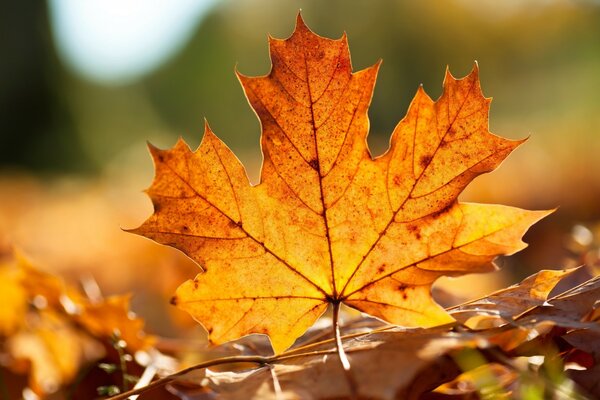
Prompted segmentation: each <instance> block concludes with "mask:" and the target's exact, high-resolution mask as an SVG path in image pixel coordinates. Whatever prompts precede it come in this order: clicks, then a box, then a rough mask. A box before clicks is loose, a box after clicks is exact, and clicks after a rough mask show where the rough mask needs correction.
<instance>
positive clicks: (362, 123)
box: [133, 16, 548, 352]
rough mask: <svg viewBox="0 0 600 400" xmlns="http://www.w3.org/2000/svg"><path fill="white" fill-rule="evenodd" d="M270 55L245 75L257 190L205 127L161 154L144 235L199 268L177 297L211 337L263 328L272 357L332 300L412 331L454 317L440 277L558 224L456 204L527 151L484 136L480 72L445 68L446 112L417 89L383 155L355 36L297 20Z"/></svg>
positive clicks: (478, 266)
mask: <svg viewBox="0 0 600 400" xmlns="http://www.w3.org/2000/svg"><path fill="white" fill-rule="evenodd" d="M270 48H271V61H272V63H273V67H272V69H271V72H270V73H269V74H268V75H266V76H262V77H247V76H244V75H241V74H238V77H239V79H240V81H241V83H242V86H243V87H244V90H245V92H246V96H247V97H248V100H249V102H250V104H251V106H252V107H253V108H254V110H255V111H256V113H257V115H258V117H259V119H260V121H261V124H262V130H263V132H262V139H261V144H262V151H263V156H264V161H263V166H262V175H261V182H260V184H259V185H257V186H254V187H253V186H251V185H250V184H249V182H248V179H247V176H246V172H245V170H244V167H243V166H242V165H241V164H240V162H239V161H238V159H237V158H236V157H235V156H234V154H233V153H232V152H231V151H230V150H229V148H227V146H225V144H224V143H223V142H222V141H221V140H219V139H218V138H217V137H216V136H215V135H214V134H213V133H212V131H211V130H210V128H209V127H208V126H206V128H205V134H204V138H203V140H202V143H201V144H200V147H199V148H198V149H197V150H196V151H194V152H192V151H191V150H190V149H189V148H188V146H187V145H186V144H185V143H184V142H183V141H182V140H180V141H179V142H177V144H176V145H175V147H173V148H172V149H170V150H159V149H157V148H154V147H150V151H151V153H152V156H153V158H154V162H155V165H156V175H155V179H154V182H153V183H152V186H151V187H150V188H149V189H148V195H149V196H150V198H151V199H152V202H153V204H154V209H155V211H154V214H153V215H152V216H151V217H150V218H149V219H148V220H147V221H146V222H145V223H144V224H143V225H142V226H140V227H139V228H137V229H135V230H133V232H135V233H138V234H140V235H144V236H146V237H149V238H151V239H153V240H155V241H157V242H159V243H163V244H167V245H170V246H173V247H176V248H178V249H180V250H181V251H183V252H184V253H185V254H187V255H188V256H189V257H191V258H192V259H193V260H195V261H196V262H197V263H199V264H200V265H201V266H202V267H203V268H204V272H203V273H201V274H199V275H198V276H197V277H196V279H194V280H189V281H187V282H185V283H184V284H183V285H181V286H180V287H179V289H178V290H177V294H176V296H175V297H174V302H175V303H176V304H177V305H178V306H179V307H180V308H182V309H184V310H186V311H188V312H189V313H190V314H191V315H192V316H193V317H194V318H195V319H196V320H198V321H199V322H201V323H202V324H203V325H204V326H205V327H206V328H207V329H208V331H209V334H210V338H211V340H212V341H213V342H216V343H222V342H225V341H229V340H232V339H236V338H238V337H240V336H243V335H247V334H250V333H264V334H268V335H269V337H270V338H271V342H272V345H273V348H274V350H275V352H281V351H283V350H285V349H286V348H288V347H289V346H290V345H291V344H292V343H293V342H294V340H295V339H296V338H297V337H299V336H300V335H301V334H303V333H304V332H305V331H306V329H307V328H308V327H310V326H311V325H312V324H313V323H314V322H315V320H316V319H317V318H318V317H319V316H320V315H321V314H322V313H323V312H324V311H325V310H326V308H327V305H328V304H329V303H340V302H343V303H345V304H347V305H349V306H351V307H354V308H356V309H358V310H361V311H364V312H367V313H369V314H371V315H373V316H375V317H378V318H381V319H383V320H385V321H388V322H390V323H393V324H399V325H405V326H433V325H438V324H444V323H447V322H451V321H452V318H451V317H450V316H449V315H448V314H447V313H446V312H445V311H444V310H443V309H442V308H441V307H440V306H438V305H437V304H436V303H435V302H434V301H433V299H432V297H431V294H430V287H431V284H432V283H433V281H434V280H435V279H437V278H438V277H439V276H441V275H461V274H465V273H471V272H482V271H488V270H492V269H493V268H494V267H493V265H492V260H493V259H494V258H495V257H496V256H498V255H500V254H511V253H514V252H516V251H518V250H521V249H522V248H524V247H525V244H524V243H523V242H522V241H521V236H522V235H523V233H524V232H525V231H526V230H527V228H528V227H529V226H530V225H531V224H532V223H534V222H535V221H537V220H539V219H540V218H542V217H543V216H545V215H547V214H548V212H547V211H525V210H521V209H517V208H511V207H506V206H499V205H483V204H466V203H459V202H458V201H457V196H458V195H459V194H460V193H461V191H462V190H463V189H464V188H465V186H466V185H467V184H468V183H469V182H471V181H472V180H473V179H474V178H475V177H476V176H478V175H480V174H482V173H485V172H489V171H491V170H493V169H494V168H496V167H497V166H498V165H499V164H500V162H502V160H503V159H504V158H505V157H506V156H507V155H508V154H509V153H510V152H511V151H512V150H513V149H515V148H516V147H517V146H518V145H519V144H520V143H521V142H522V141H510V140H507V139H503V138H500V137H498V136H495V135H493V134H491V133H490V132H489V131H488V108H489V103H490V100H489V99H487V98H485V97H483V96H482V94H481V89H480V86H479V78H478V69H477V66H475V68H474V69H473V71H472V72H471V74H469V75H468V76H467V77H466V78H464V79H461V80H457V79H455V78H454V77H452V75H450V74H449V73H448V74H447V75H446V79H445V82H444V93H443V95H442V96H441V97H440V99H439V100H437V101H435V102H434V101H433V100H432V99H431V98H429V96H427V94H425V92H424V90H423V89H422V88H420V89H419V90H418V91H417V94H416V96H415V98H414V100H413V102H412V104H411V106H410V108H409V110H408V114H407V116H406V117H405V118H404V119H403V120H402V121H401V122H400V123H399V124H398V126H397V127H396V129H395V130H394V133H393V135H392V139H391V142H390V149H389V150H388V151H387V152H386V153H385V154H384V155H382V156H380V157H377V158H375V159H373V158H372V157H371V155H370V153H369V150H368V148H367V145H366V137H367V133H368V129H369V121H368V117H367V110H368V107H369V104H370V102H371V95H372V91H373V87H374V84H375V79H376V76H377V71H378V69H379V65H380V64H379V63H378V64H376V65H375V66H373V67H370V68H367V69H365V70H362V71H359V72H355V73H353V72H352V67H351V63H350V54H349V51H348V46H347V40H346V36H345V35H344V36H342V38H341V39H339V40H330V39H325V38H322V37H319V36H317V35H315V34H314V33H312V32H311V31H310V30H309V29H308V28H307V27H306V25H305V24H304V22H303V21H302V18H301V17H300V16H298V21H297V25H296V29H295V31H294V33H293V34H292V36H291V37H290V38H288V39H286V40H278V39H270Z"/></svg>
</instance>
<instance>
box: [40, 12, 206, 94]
mask: <svg viewBox="0 0 600 400" xmlns="http://www.w3.org/2000/svg"><path fill="white" fill-rule="evenodd" d="M215 2H216V0H177V1H169V0H84V1H82V0H48V4H49V12H50V21H51V27H52V32H53V35H54V39H55V41H56V46H57V49H58V53H59V55H60V57H61V58H62V59H63V61H64V62H65V63H66V64H67V65H68V66H69V67H71V68H73V69H74V70H75V71H76V72H77V73H79V74H80V75H82V76H84V77H86V78H88V79H91V80H94V81H99V82H103V83H125V82H130V81H134V80H136V79H138V78H139V77H141V76H143V75H144V74H146V73H148V72H150V71H152V70H153V69H155V68H156V67H158V66H159V65H161V63H163V62H164V61H166V60H167V59H168V58H169V57H170V56H172V55H173V54H175V53H176V52H177V50H179V49H180V48H181V47H183V45H185V43H186V42H187V40H188V39H189V38H190V37H191V36H192V34H193V33H194V31H195V28H196V26H197V24H198V22H199V21H200V19H201V18H202V17H203V16H204V14H205V13H206V12H207V11H209V9H210V7H211V6H212V5H213V4H214V3H215Z"/></svg>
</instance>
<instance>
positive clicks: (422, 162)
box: [419, 155, 432, 168]
mask: <svg viewBox="0 0 600 400" xmlns="http://www.w3.org/2000/svg"><path fill="white" fill-rule="evenodd" d="M431 160H432V157H431V156H430V155H423V156H421V159H420V160H419V164H420V165H421V167H422V168H427V166H428V165H429V164H430V163H431Z"/></svg>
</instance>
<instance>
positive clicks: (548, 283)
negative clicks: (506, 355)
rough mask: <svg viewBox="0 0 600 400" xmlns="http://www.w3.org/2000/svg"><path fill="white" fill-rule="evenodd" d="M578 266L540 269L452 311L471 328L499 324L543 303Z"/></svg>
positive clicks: (451, 310) (451, 311)
mask: <svg viewBox="0 0 600 400" xmlns="http://www.w3.org/2000/svg"><path fill="white" fill-rule="evenodd" d="M577 269H578V268H572V269H566V270H542V271H539V272H537V273H535V274H534V275H531V276H529V277H527V278H526V279H524V280H523V281H521V282H520V283H517V284H515V285H512V286H510V287H508V288H506V289H501V290H498V291H496V292H494V293H492V294H490V295H488V296H486V297H484V298H482V299H478V300H474V301H470V302H467V303H465V304H461V305H459V306H456V307H452V308H451V309H450V313H451V314H452V317H454V318H455V319H456V320H458V321H460V322H461V323H463V324H465V325H466V326H468V327H469V328H472V329H484V328H490V327H493V326H500V325H502V324H504V323H506V322H508V321H512V320H513V318H516V317H518V316H519V315H520V314H522V313H524V312H525V311H527V310H529V309H530V308H532V307H536V306H541V305H543V304H544V302H545V301H546V300H547V298H548V295H549V294H550V292H551V291H552V290H553V289H554V287H555V286H556V285H557V284H558V283H559V282H560V281H561V280H562V279H564V278H566V277H567V276H569V275H571V274H572V273H573V272H575V271H577Z"/></svg>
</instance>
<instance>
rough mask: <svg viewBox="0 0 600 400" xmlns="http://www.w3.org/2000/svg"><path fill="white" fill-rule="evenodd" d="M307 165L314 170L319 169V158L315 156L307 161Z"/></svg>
mask: <svg viewBox="0 0 600 400" xmlns="http://www.w3.org/2000/svg"><path fill="white" fill-rule="evenodd" d="M308 165H310V166H311V167H312V169H314V170H315V171H318V170H319V160H317V159H316V158H313V159H312V160H310V161H309V162H308Z"/></svg>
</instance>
